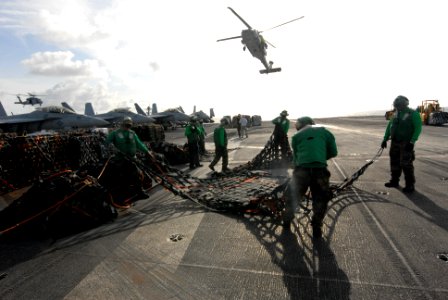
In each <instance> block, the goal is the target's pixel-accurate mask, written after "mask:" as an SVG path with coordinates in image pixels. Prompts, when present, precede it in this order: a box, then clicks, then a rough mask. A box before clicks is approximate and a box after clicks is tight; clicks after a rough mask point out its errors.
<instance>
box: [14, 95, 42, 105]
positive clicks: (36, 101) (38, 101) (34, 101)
mask: <svg viewBox="0 0 448 300" xmlns="http://www.w3.org/2000/svg"><path fill="white" fill-rule="evenodd" d="M20 96H29V97H28V98H26V100H22V98H20ZM36 96H39V95H34V94H30V93H28V95H21V94H18V95H16V97H17V99H19V102H14V104H23V106H25V105H32V106H34V105H35V104H39V105H40V106H42V103H43V102H42V100H41V99H40V98H37V97H36ZM40 96H43V95H40Z"/></svg>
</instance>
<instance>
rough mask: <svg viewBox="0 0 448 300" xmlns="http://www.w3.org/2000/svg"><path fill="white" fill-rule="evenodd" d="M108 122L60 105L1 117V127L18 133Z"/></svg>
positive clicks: (65, 128) (89, 125)
mask: <svg viewBox="0 0 448 300" xmlns="http://www.w3.org/2000/svg"><path fill="white" fill-rule="evenodd" d="M108 124H109V122H106V121H104V120H103V119H100V118H95V117H91V116H85V115H80V114H77V113H75V112H74V111H73V110H69V109H66V108H64V107H60V106H47V107H39V108H36V110H35V111H33V112H30V113H26V114H20V115H14V116H6V117H5V116H3V117H0V129H2V130H3V131H4V132H17V133H24V132H26V133H30V132H35V131H40V130H67V129H77V128H91V127H104V126H107V125H108Z"/></svg>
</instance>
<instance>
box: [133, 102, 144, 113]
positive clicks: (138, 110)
mask: <svg viewBox="0 0 448 300" xmlns="http://www.w3.org/2000/svg"><path fill="white" fill-rule="evenodd" d="M134 106H135V110H136V111H137V113H138V114H139V115H144V116H146V114H145V111H144V110H143V109H142V108H141V107H140V105H138V104H137V103H134Z"/></svg>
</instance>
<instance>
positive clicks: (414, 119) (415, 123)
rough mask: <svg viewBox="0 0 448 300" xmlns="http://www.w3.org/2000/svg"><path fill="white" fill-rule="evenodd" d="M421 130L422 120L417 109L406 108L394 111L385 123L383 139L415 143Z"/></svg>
mask: <svg viewBox="0 0 448 300" xmlns="http://www.w3.org/2000/svg"><path fill="white" fill-rule="evenodd" d="M421 132H422V120H421V118H420V115H419V113H418V112H417V111H415V110H413V109H410V108H406V109H404V110H402V111H399V112H398V113H395V114H394V115H393V116H392V118H391V119H390V120H389V123H388V124H387V128H386V132H385V133H384V139H383V140H384V141H387V140H389V138H391V139H392V140H393V141H397V142H406V141H407V142H411V143H415V142H416V141H417V140H418V138H419V136H420V133H421Z"/></svg>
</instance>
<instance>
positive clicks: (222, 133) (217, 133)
mask: <svg viewBox="0 0 448 300" xmlns="http://www.w3.org/2000/svg"><path fill="white" fill-rule="evenodd" d="M228 124H229V123H228V120H227V119H226V118H222V119H221V123H220V124H219V126H218V127H216V128H215V130H214V131H213V140H214V142H215V158H214V159H213V161H212V162H211V163H210V165H209V166H208V167H209V168H210V169H211V170H212V171H215V165H216V164H217V163H218V161H219V160H220V159H221V157H222V172H227V171H229V169H228V167H227V166H228V164H229V155H228V152H227V132H226V129H225V126H226V125H228Z"/></svg>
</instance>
